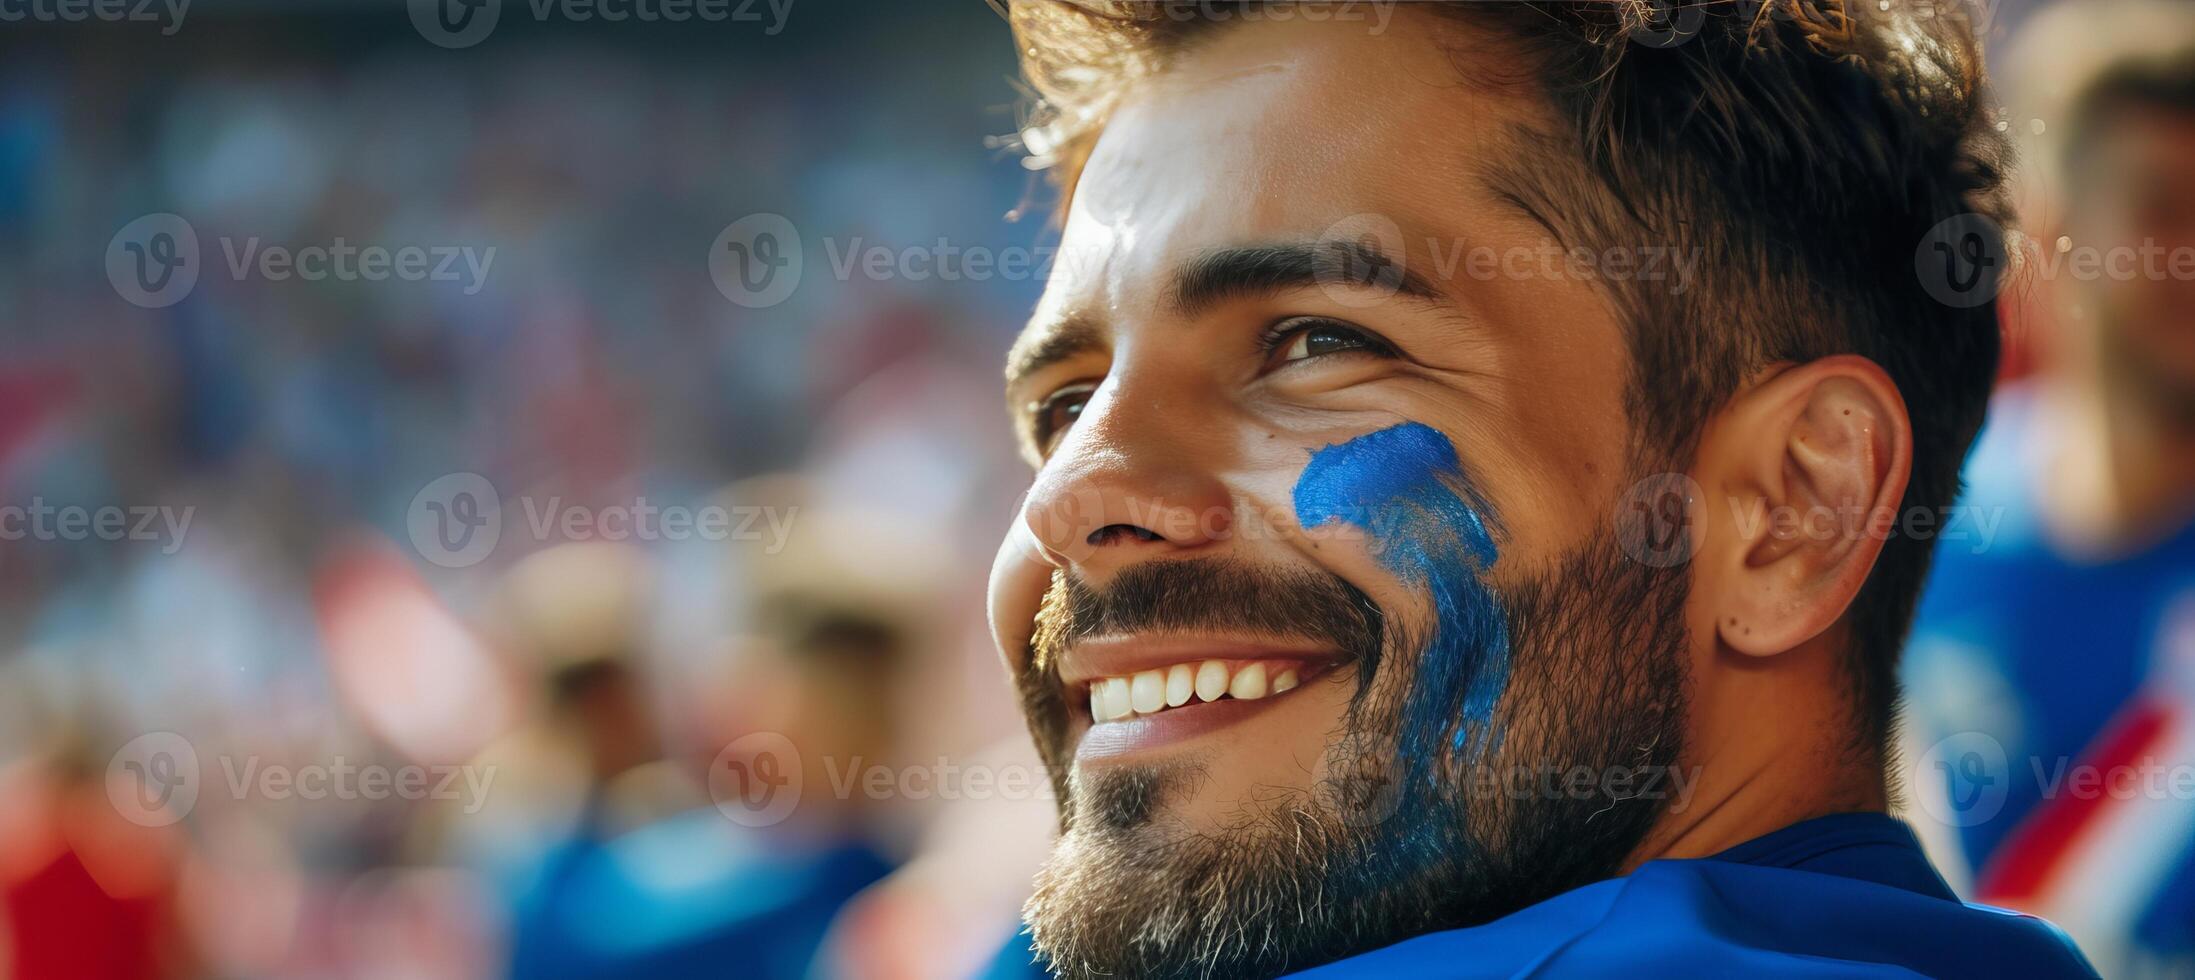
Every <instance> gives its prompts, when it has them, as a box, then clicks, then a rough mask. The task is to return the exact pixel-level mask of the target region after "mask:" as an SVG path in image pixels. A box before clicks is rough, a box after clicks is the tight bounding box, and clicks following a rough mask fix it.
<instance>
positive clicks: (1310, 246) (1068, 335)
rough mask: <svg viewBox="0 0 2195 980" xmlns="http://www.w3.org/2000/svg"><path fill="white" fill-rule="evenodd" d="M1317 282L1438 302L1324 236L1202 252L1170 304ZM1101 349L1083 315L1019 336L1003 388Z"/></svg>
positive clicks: (1383, 261)
mask: <svg viewBox="0 0 2195 980" xmlns="http://www.w3.org/2000/svg"><path fill="white" fill-rule="evenodd" d="M1322 285H1346V286H1350V287H1357V288H1363V289H1367V290H1381V289H1385V290H1392V291H1393V292H1394V293H1396V294H1397V295H1401V296H1408V297H1411V298H1413V299H1419V300H1427V301H1441V302H1445V299H1444V297H1443V296H1442V294H1441V292H1440V291H1439V290H1437V289H1435V288H1433V284H1432V282H1431V281H1429V280H1427V279H1426V278H1425V277H1424V276H1422V275H1419V274H1418V273H1417V272H1416V271H1415V270H1412V269H1410V268H1408V267H1407V266H1405V265H1404V264H1403V262H1402V261H1401V260H1399V259H1396V258H1394V257H1393V256H1390V255H1388V254H1387V253H1386V252H1385V251H1384V250H1382V249H1381V248H1380V247H1379V246H1378V245H1377V244H1376V243H1374V242H1372V241H1370V240H1366V241H1354V242H1352V241H1345V240H1340V239H1329V240H1321V241H1301V242H1280V243H1275V244H1264V245H1234V246H1228V247H1225V248H1217V249H1213V250H1211V251H1208V252H1205V253H1203V254H1201V255H1198V256H1197V257H1196V258H1194V259H1191V260H1190V261H1189V262H1187V263H1185V264H1184V265H1182V267H1181V268H1180V269H1179V270H1177V271H1176V272H1175V273H1174V288H1173V305H1174V311H1175V313H1177V314H1178V315H1180V316H1182V317H1184V318H1187V317H1193V316H1196V315H1197V314H1199V313H1202V312H1204V311H1206V310H1208V309H1210V308H1211V307H1213V306H1215V305H1217V304H1219V303H1222V302H1225V301H1226V300H1229V299H1236V298H1241V297H1246V296H1264V295H1269V294H1272V293H1277V292H1281V291H1283V290H1288V289H1304V288H1309V287H1314V286H1322ZM1107 345H1108V341H1107V339H1106V330H1105V327H1104V325H1103V324H1101V323H1099V322H1097V321H1095V320H1092V319H1090V318H1089V317H1087V316H1083V315H1072V316H1069V317H1067V318H1066V319H1063V320H1061V321H1059V322H1058V323H1056V324H1054V325H1051V326H1048V327H1044V328H1041V329H1040V330H1039V331H1038V332H1035V333H1029V334H1024V335H1023V336H1022V338H1021V339H1020V340H1019V341H1017V342H1015V344H1014V347H1013V350H1011V351H1009V352H1008V353H1007V355H1006V386H1007V389H1008V390H1009V391H1010V390H1012V389H1013V388H1014V387H1016V386H1018V385H1019V384H1021V382H1022V381H1023V380H1024V379H1026V378H1028V377H1029V376H1030V375H1032V374H1035V373H1036V372H1038V371H1041V370H1043V369H1045V368H1047V367H1050V366H1052V365H1054V364H1057V363H1059V362H1061V361H1064V360H1067V359H1069V358H1072V357H1075V356H1077V355H1080V354H1086V353H1089V352H1091V351H1099V350H1104V349H1105V348H1106V346H1107Z"/></svg>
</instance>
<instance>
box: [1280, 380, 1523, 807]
mask: <svg viewBox="0 0 2195 980" xmlns="http://www.w3.org/2000/svg"><path fill="white" fill-rule="evenodd" d="M1295 507H1296V522H1297V523H1298V524H1300V525H1301V526H1303V527H1304V528H1306V529H1310V528H1316V527H1321V526H1324V525H1327V524H1332V523H1336V522H1340V523H1344V524H1350V525H1354V526H1356V527H1358V528H1361V529H1363V530H1364V531H1365V534H1366V537H1367V538H1368V539H1369V540H1370V542H1371V547H1372V549H1373V553H1374V554H1375V555H1376V556H1377V557H1378V558H1379V560H1380V563H1381V564H1382V565H1383V566H1385V567H1386V568H1387V570H1388V571H1390V572H1392V573H1393V574H1394V575H1395V576H1396V577H1398V578H1400V579H1402V581H1403V582H1404V583H1406V584H1409V585H1413V586H1419V587H1422V588H1424V589H1425V590H1426V591H1427V592H1428V593H1429V595H1430V597H1431V599H1432V604H1433V614H1434V616H1433V624H1432V634H1431V636H1430V637H1428V639H1427V642H1426V647H1425V651H1424V653H1423V655H1422V656H1421V657H1420V658H1419V661H1418V666H1417V676H1416V678H1415V679H1414V681H1413V683H1412V685H1411V689H1410V693H1409V697H1408V701H1407V702H1406V704H1405V706H1404V710H1403V718H1402V721H1403V724H1402V730H1401V733H1400V736H1401V744H1399V745H1398V746H1396V749H1397V752H1398V753H1399V754H1400V756H1401V757H1402V759H1404V760H1405V761H1406V762H1408V763H1409V764H1411V765H1412V767H1413V768H1416V767H1418V766H1422V765H1424V764H1426V763H1429V762H1431V761H1432V760H1433V759H1434V757H1435V756H1436V754H1437V753H1436V752H1435V747H1436V746H1437V745H1439V744H1440V743H1441V742H1442V741H1444V740H1445V741H1450V744H1452V745H1454V746H1455V748H1457V749H1458V750H1467V749H1471V748H1473V745H1472V741H1471V738H1470V736H1471V733H1472V732H1473V731H1474V730H1475V731H1476V733H1477V741H1476V746H1475V747H1476V748H1477V749H1481V750H1483V749H1484V748H1486V747H1487V746H1488V745H1490V744H1491V739H1492V738H1494V737H1495V736H1494V733H1493V732H1492V730H1491V722H1492V720H1493V714H1494V705H1495V702H1497V701H1498V700H1500V698H1501V693H1502V691H1503V689H1504V688H1506V687H1507V686H1508V682H1509V622H1508V618H1507V617H1506V616H1505V615H1504V614H1503V613H1502V609H1501V605H1500V603H1498V602H1496V601H1495V598H1494V594H1493V592H1492V590H1491V589H1489V588H1488V587H1487V585H1486V584H1485V582H1484V581H1483V580H1482V579H1481V575H1482V574H1483V573H1484V572H1485V571H1486V570H1487V569H1488V568H1490V567H1491V566H1492V565H1493V563H1494V560H1495V558H1496V557H1498V552H1497V551H1496V549H1495V546H1494V537H1493V530H1494V529H1495V528H1498V527H1499V525H1498V524H1496V523H1492V522H1491V521H1490V518H1489V516H1488V515H1491V514H1492V513H1493V511H1492V509H1491V508H1490V507H1489V506H1488V505H1487V503H1486V501H1485V498H1484V497H1483V496H1481V495H1480V494H1479V493H1478V491H1477V490H1476V489H1475V488H1474V487H1473V486H1472V485H1471V482H1470V480H1469V478H1468V477H1467V476H1466V475H1465V474H1464V472H1463V467H1462V465H1461V463H1460V462H1459V461H1458V460H1457V459H1456V450H1455V447H1454V446H1452V445H1450V444H1449V442H1448V437H1447V436H1444V435H1442V434H1441V433H1440V432H1439V431H1438V430H1435V429H1433V428H1432V427H1430V426H1426V425H1422V424H1419V423H1416V422H1405V423H1403V424H1401V425H1396V426H1393V427H1391V428H1386V429H1381V430H1379V431H1377V432H1370V433H1366V434H1365V435H1362V436H1358V437H1357V438H1355V439H1351V440H1349V441H1348V442H1344V443H1339V444H1336V445H1331V446H1327V447H1326V448H1324V449H1320V450H1318V451H1317V452H1314V453H1312V454H1311V462H1310V465H1308V466H1305V467H1304V470H1303V475H1302V476H1301V477H1298V478H1297V480H1296V487H1295ZM1490 524H1491V526H1490ZM1397 652H1398V654H1404V655H1406V652H1405V651H1397ZM1465 722H1468V723H1470V724H1469V725H1466V724H1464V723H1465ZM1451 729H1453V732H1454V734H1453V736H1452V737H1450V736H1446V733H1448V732H1449V731H1450V730H1451Z"/></svg>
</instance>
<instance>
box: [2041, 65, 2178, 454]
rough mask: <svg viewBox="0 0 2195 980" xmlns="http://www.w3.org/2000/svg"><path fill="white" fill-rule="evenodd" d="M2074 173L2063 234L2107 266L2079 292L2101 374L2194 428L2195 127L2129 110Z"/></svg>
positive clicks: (2101, 130)
mask: <svg viewBox="0 0 2195 980" xmlns="http://www.w3.org/2000/svg"><path fill="white" fill-rule="evenodd" d="M2097 132H2098V134H2099V135H2098V138H2097V140H2096V143H2095V144H2094V145H2093V146H2091V147H2089V148H2088V150H2087V152H2086V153H2085V154H2084V156H2083V158H2082V162H2081V164H2080V166H2079V168H2078V170H2077V171H2076V172H2074V173H2073V174H2071V175H2070V176H2071V178H2072V180H2073V181H2074V187H2075V197H2074V200H2073V202H2072V203H2071V204H2070V205H2069V206H2068V208H2067V231H2068V234H2069V235H2070V236H2071V237H2072V239H2073V241H2074V243H2075V244H2077V245H2080V246H2085V247H2093V248H2096V249H2099V250H2101V251H2102V252H2103V254H2104V255H2105V256H2108V257H2117V263H2116V265H2113V264H2112V263H2110V262H2107V263H2106V264H2105V265H2104V267H2103V268H2102V270H2101V273H2102V274H2101V275H2097V276H2095V277H2094V278H2093V279H2092V280H2091V281H2089V282H2087V283H2086V284H2084V285H2083V287H2082V288H2081V289H2079V290H2078V291H2077V293H2078V295H2079V301H2080V302H2081V303H2083V304H2084V305H2087V306H2089V307H2090V308H2091V311H2092V312H2091V316H2090V317H2088V319H2092V320H2093V321H2094V322H2095V324H2096V329H2097V333H2096V335H2095V338H2094V342H2095V344H2096V345H2097V348H2098V350H2099V353H2100V356H2101V359H2102V363H2103V366H2104V369H2105V371H2106V372H2107V373H2108V374H2109V375H2110V376H2111V377H2112V379H2113V380H2114V381H2116V382H2117V383H2119V384H2121V385H2123V386H2124V387H2126V388H2127V389H2129V390H2133V391H2137V392H2140V393H2142V394H2143V395H2145V396H2147V397H2150V398H2153V399H2159V400H2162V401H2163V402H2164V403H2165V404H2166V405H2168V406H2170V407H2171V408H2172V409H2173V410H2174V411H2176V412H2177V413H2178V414H2179V415H2181V416H2182V417H2184V418H2186V419H2187V420H2189V421H2190V422H2195V313H2191V312H2190V311H2195V279H2190V278H2189V277H2188V276H2187V274H2186V272H2187V270H2186V267H2185V262H2184V259H2183V261H2182V263H2181V266H2180V267H2179V272H2178V273H2176V274H2175V273H2174V271H2173V269H2174V267H2173V265H2172V256H2174V255H2176V254H2180V253H2184V252H2187V251H2189V250H2191V249H2195V172H2191V171H2190V170H2189V168H2188V166H2187V161H2188V160H2189V159H2195V118H2190V117H2188V116H2187V115H2185V114H2179V113H2172V112H2167V111H2163V110H2158V109H2140V108H2128V109H2122V110H2119V111H2118V112H2116V113H2114V114H2113V116H2112V117H2111V118H2110V119H2109V120H2107V121H2105V122H2103V123H2102V124H2100V125H2099V126H2098V127H2097Z"/></svg>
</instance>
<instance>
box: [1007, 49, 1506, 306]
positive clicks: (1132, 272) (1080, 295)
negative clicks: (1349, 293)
mask: <svg viewBox="0 0 2195 980" xmlns="http://www.w3.org/2000/svg"><path fill="white" fill-rule="evenodd" d="M1499 50H1500V45H1499V44H1498V43H1497V42H1495V41H1493V40H1491V39H1489V38H1487V37H1484V36H1482V35H1479V34H1477V33H1475V32H1471V31H1467V30H1466V29H1464V28H1463V27H1461V26H1460V25H1453V24H1450V23H1448V22H1446V21H1443V20H1440V19H1438V18H1437V17H1434V16H1432V15H1429V14H1419V13H1417V12H1405V13H1404V14H1402V15H1400V16H1397V17H1396V18H1395V19H1394V21H1393V22H1392V24H1391V25H1390V26H1389V29H1388V30H1387V31H1385V32H1381V33H1373V32H1372V30H1371V26H1370V24H1369V23H1356V24H1350V23H1307V22H1280V23H1247V24H1241V25H1234V26H1228V27H1223V28H1219V29H1217V30H1216V32H1215V33H1214V34H1213V36H1211V37H1209V38H1207V39H1203V40H1202V41H1201V42H1200V43H1199V44H1198V45H1197V46H1196V47H1195V48H1193V49H1192V50H1191V51H1189V52H1188V53H1186V54H1184V55H1182V56H1181V57H1179V58H1178V59H1177V60H1176V61H1175V63H1174V64H1173V65H1172V66H1171V67H1170V68H1169V69H1168V70H1167V71H1166V72H1164V73H1163V74H1161V75H1159V76H1157V77H1155V78H1152V79H1149V80H1146V81H1143V82H1140V83H1138V84H1137V86H1136V88H1135V90H1134V92H1133V93H1132V94H1131V96H1130V97H1129V98H1128V99H1127V100H1126V101H1125V102H1124V103H1123V104H1122V105H1120V106H1119V107H1118V108H1117V109H1116V110H1115V112H1114V114H1113V116H1112V118H1111V119H1110V120H1109V121H1108V123H1107V125H1106V126H1105V129H1104V131H1103V133H1102V134H1101V135H1100V137H1099V139H1098V142H1097V144H1096V146H1095V147H1094V149H1093V151H1092V153H1091V156H1090V159H1089V161H1088V163H1087V164H1086V165H1085V167H1084V168H1083V171H1082V174H1081V177H1080V180H1079V181H1078V183H1077V185H1076V187H1075V190H1074V195H1073V198H1072V200H1071V201H1070V202H1069V208H1068V213H1067V220H1066V224H1065V228H1064V231H1063V234H1062V238H1061V261H1060V263H1059V265H1058V267H1057V269H1056V270H1055V274H1054V276H1053V279H1052V281H1051V283H1050V284H1049V288H1048V289H1047V290H1046V293H1045V296H1044V299H1043V301H1042V302H1041V303H1040V305H1039V309H1038V316H1037V318H1036V320H1035V321H1034V325H1042V324H1044V323H1046V322H1048V321H1053V320H1057V319H1060V318H1062V317H1065V316H1066V315H1068V314H1070V313H1087V314H1098V315H1099V316H1097V317H1093V319H1107V320H1110V319H1113V317H1111V316H1104V315H1105V314H1119V313H1123V312H1129V311H1132V310H1133V308H1134V307H1135V306H1136V305H1137V304H1138V303H1144V304H1148V303H1151V302H1153V301H1155V298H1156V297H1155V296H1154V295H1153V294H1154V293H1156V292H1157V290H1154V289H1152V288H1150V287H1151V285H1152V284H1153V283H1158V282H1163V281H1164V277H1165V276H1166V275H1167V273H1168V271H1169V270H1170V269H1172V268H1175V267H1178V266H1179V265H1180V264H1181V263H1182V262H1183V261H1184V260H1186V259H1188V258H1190V257H1192V256H1193V255H1195V254H1196V253H1197V252H1199V251H1202V250H1205V249H1209V248H1213V247H1218V246H1223V245H1242V244H1254V243H1264V242H1272V241H1285V240H1321V239H1346V240H1356V239H1359V238H1361V237H1362V236H1363V235H1364V234H1366V233H1369V232H1375V231H1376V232H1377V233H1379V235H1380V237H1381V238H1383V239H1386V238H1394V239H1395V240H1393V241H1386V242H1384V244H1385V246H1386V247H1387V248H1388V249H1389V250H1390V251H1394V250H1402V251H1406V252H1408V253H1409V254H1406V255H1404V256H1402V257H1403V258H1405V259H1406V260H1407V261H1411V262H1414V263H1426V264H1429V263H1430V260H1432V259H1434V258H1437V256H1429V255H1422V254H1419V250H1420V249H1422V248H1424V247H1425V246H1426V244H1427V243H1428V242H1444V241H1445V242H1451V243H1460V242H1491V241H1496V240H1499V239H1501V238H1503V237H1512V238H1516V239H1519V240H1522V239H1524V238H1526V237H1530V236H1539V235H1544V234H1545V229H1543V228H1540V227H1539V226H1538V225H1537V224H1534V223H1533V222H1532V221H1531V220H1530V218H1529V217H1528V216H1527V215H1525V214H1523V213H1522V211H1521V210H1518V209H1515V208H1513V207H1510V206H1509V205H1508V203H1507V202H1506V201H1504V200H1503V199H1502V198H1501V197H1500V195H1498V194H1496V193H1495V192H1494V191H1493V190H1491V189H1490V188H1489V186H1488V179H1489V176H1490V175H1491V174H1492V173H1493V172H1495V171H1497V170H1498V169H1499V168H1501V167H1503V166H1505V165H1508V164H1510V163H1511V162H1512V161H1513V160H1514V159H1515V155H1516V152H1515V150H1514V149H1513V144H1512V140H1511V138H1510V134H1511V133H1512V132H1514V131H1515V130H1516V128H1517V127H1519V126H1520V125H1524V124H1528V123H1530V122H1533V121H1536V120H1537V119H1538V114H1539V113H1542V112H1544V109H1543V108H1542V107H1541V106H1540V105H1539V104H1538V103H1537V102H1536V101H1534V100H1533V98H1532V97H1531V95H1530V90H1529V89H1528V88H1526V87H1525V86H1522V85H1505V86H1497V85H1493V84H1489V82H1488V80H1489V79H1491V78H1494V77H1499V76H1501V75H1504V74H1507V75H1510V76H1514V75H1516V74H1517V73H1515V72H1514V71H1513V70H1508V69H1506V68H1505V67H1498V66H1497V65H1496V64H1495V63H1493V62H1492V61H1491V60H1490V59H1492V58H1495V57H1498V51H1499ZM1421 267H1422V266H1421Z"/></svg>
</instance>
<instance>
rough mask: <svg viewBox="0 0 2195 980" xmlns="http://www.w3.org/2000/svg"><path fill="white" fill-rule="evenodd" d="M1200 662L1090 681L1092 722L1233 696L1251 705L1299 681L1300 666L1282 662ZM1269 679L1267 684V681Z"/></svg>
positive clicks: (1292, 687)
mask: <svg viewBox="0 0 2195 980" xmlns="http://www.w3.org/2000/svg"><path fill="white" fill-rule="evenodd" d="M1236 663H1238V664H1240V666H1238V667H1235V668H1233V669H1229V667H1228V661H1225V660H1204V661H1199V662H1196V663H1184V664H1175V665H1173V666H1171V667H1166V668H1162V669H1157V670H1146V671H1140V672H1137V673H1135V674H1131V675H1129V676H1126V677H1102V678H1099V679H1097V680H1094V681H1091V682H1090V720H1091V721H1098V722H1103V721H1119V720H1121V719H1123V718H1130V717H1133V716H1136V715H1152V714H1157V713H1159V712H1161V711H1165V710H1166V709H1168V708H1178V707H1181V706H1182V705H1185V704H1188V703H1190V701H1192V700H1197V701H1217V700H1219V699H1220V698H1222V697H1233V698H1235V699H1237V700H1242V701H1255V700H1257V699H1259V698H1264V697H1271V696H1272V695H1275V694H1280V693H1282V692H1284V691H1291V690H1294V689H1295V688H1296V687H1297V686H1298V685H1300V684H1301V683H1302V682H1303V675H1302V668H1301V667H1300V666H1295V665H1291V664H1292V662H1290V661H1281V662H1280V665H1270V664H1268V663H1267V662H1265V661H1257V660H1252V661H1247V662H1245V661H1236ZM1268 678H1270V680H1268Z"/></svg>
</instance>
